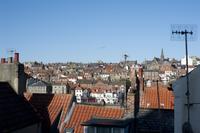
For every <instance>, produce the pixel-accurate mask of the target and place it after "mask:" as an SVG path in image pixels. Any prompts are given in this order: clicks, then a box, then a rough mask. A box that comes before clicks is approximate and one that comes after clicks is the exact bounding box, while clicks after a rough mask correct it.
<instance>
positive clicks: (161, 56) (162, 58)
mask: <svg viewBox="0 0 200 133" xmlns="http://www.w3.org/2000/svg"><path fill="white" fill-rule="evenodd" d="M164 59H165V56H164V52H163V48H162V50H161V55H160V60H161V61H164Z"/></svg>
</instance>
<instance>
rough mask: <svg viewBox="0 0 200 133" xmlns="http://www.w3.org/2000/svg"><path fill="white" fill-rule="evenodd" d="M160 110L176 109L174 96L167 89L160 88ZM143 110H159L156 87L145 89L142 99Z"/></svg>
mask: <svg viewBox="0 0 200 133" xmlns="http://www.w3.org/2000/svg"><path fill="white" fill-rule="evenodd" d="M159 95H160V108H163V109H174V95H173V92H172V91H169V90H168V89H167V88H166V87H163V86H162V87H161V86H159ZM140 107H141V108H151V109H156V108H158V96H157V88H156V86H153V87H150V88H145V90H144V92H143V95H142V96H141V98H140Z"/></svg>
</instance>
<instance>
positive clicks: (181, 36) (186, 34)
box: [171, 24, 197, 125]
mask: <svg viewBox="0 0 200 133" xmlns="http://www.w3.org/2000/svg"><path fill="white" fill-rule="evenodd" d="M171 31H172V32H171V33H172V34H171V40H172V41H185V54H186V88H187V91H186V93H185V95H186V97H187V123H188V124H189V125H190V105H191V104H190V88H189V75H188V40H189V41H194V40H196V38H197V26H196V25H180V24H174V25H171Z"/></svg>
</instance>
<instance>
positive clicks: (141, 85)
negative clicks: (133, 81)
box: [138, 66, 144, 92]
mask: <svg viewBox="0 0 200 133" xmlns="http://www.w3.org/2000/svg"><path fill="white" fill-rule="evenodd" d="M138 71H139V72H138V75H139V80H140V88H141V89H140V91H141V92H143V91H144V78H143V68H142V66H141V67H139V70H138Z"/></svg>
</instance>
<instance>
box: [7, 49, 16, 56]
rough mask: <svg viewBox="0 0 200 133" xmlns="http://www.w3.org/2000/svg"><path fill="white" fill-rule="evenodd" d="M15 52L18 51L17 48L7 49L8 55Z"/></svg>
mask: <svg viewBox="0 0 200 133" xmlns="http://www.w3.org/2000/svg"><path fill="white" fill-rule="evenodd" d="M15 52H16V50H15V49H13V48H9V49H7V55H8V57H12V56H13V54H14V53H15Z"/></svg>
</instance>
